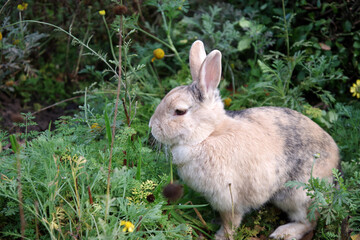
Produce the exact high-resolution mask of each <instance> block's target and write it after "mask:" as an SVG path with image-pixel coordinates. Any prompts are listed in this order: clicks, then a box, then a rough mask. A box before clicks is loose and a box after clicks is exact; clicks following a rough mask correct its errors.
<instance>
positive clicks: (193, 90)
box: [187, 82, 204, 102]
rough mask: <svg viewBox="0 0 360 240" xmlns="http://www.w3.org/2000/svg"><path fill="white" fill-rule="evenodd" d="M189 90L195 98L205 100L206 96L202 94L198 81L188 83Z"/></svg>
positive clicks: (200, 100)
mask: <svg viewBox="0 0 360 240" xmlns="http://www.w3.org/2000/svg"><path fill="white" fill-rule="evenodd" d="M187 90H188V91H189V92H190V93H191V95H192V96H193V97H194V99H195V100H197V101H199V102H203V101H204V96H203V95H202V93H201V91H200V89H199V87H198V85H197V83H196V82H194V83H192V84H190V85H188V86H187Z"/></svg>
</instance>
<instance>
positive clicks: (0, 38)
mask: <svg viewBox="0 0 360 240" xmlns="http://www.w3.org/2000/svg"><path fill="white" fill-rule="evenodd" d="M1 40H2V33H1V32H0V41H1Z"/></svg>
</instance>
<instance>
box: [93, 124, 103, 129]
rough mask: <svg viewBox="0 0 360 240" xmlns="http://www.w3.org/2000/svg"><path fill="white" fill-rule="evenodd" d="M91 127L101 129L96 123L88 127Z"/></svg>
mask: <svg viewBox="0 0 360 240" xmlns="http://www.w3.org/2000/svg"><path fill="white" fill-rule="evenodd" d="M90 128H91V129H101V127H100V126H99V124H98V123H93V124H92V125H91V127H90Z"/></svg>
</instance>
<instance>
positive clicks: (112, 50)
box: [102, 15, 116, 60]
mask: <svg viewBox="0 0 360 240" xmlns="http://www.w3.org/2000/svg"><path fill="white" fill-rule="evenodd" d="M102 19H103V21H104V24H105V28H106V32H107V34H108V36H109V43H110V49H111V54H112V56H113V58H114V60H116V55H115V52H114V47H113V42H112V39H111V34H110V31H109V27H108V25H107V23H106V19H105V16H104V15H103V16H102Z"/></svg>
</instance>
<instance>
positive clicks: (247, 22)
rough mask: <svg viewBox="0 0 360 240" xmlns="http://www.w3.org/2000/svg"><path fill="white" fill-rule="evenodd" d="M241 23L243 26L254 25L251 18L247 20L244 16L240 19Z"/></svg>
mask: <svg viewBox="0 0 360 240" xmlns="http://www.w3.org/2000/svg"><path fill="white" fill-rule="evenodd" d="M239 25H240V27H242V28H250V27H251V26H252V23H251V22H250V21H249V20H246V19H245V18H244V17H242V18H241V19H240V21H239Z"/></svg>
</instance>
